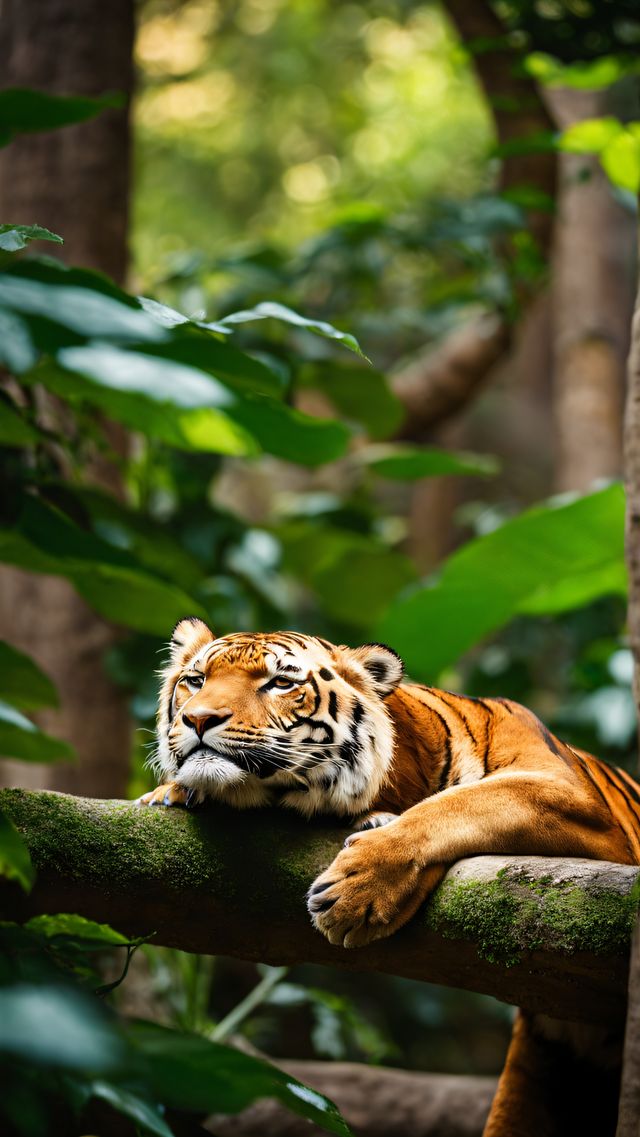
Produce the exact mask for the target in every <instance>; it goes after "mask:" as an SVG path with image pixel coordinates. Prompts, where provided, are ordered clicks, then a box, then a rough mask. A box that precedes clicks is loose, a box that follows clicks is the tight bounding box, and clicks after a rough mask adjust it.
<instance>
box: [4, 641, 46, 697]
mask: <svg viewBox="0 0 640 1137" xmlns="http://www.w3.org/2000/svg"><path fill="white" fill-rule="evenodd" d="M0 698H2V699H9V700H10V701H11V702H12V703H15V704H16V706H18V707H22V708H23V709H24V710H33V709H35V708H37V707H57V706H58V704H59V700H58V693H57V691H56V689H55V687H54V685H53V683H52V682H51V680H50V679H49V676H48V675H45V673H44V671H41V670H40V668H39V667H37V665H36V664H35V663H34V662H33V660H32V659H30V658H29V656H28V655H24V654H23V653H22V652H21V651H18V650H17V648H15V647H12V646H11V644H8V643H5V642H4V641H3V640H0Z"/></svg>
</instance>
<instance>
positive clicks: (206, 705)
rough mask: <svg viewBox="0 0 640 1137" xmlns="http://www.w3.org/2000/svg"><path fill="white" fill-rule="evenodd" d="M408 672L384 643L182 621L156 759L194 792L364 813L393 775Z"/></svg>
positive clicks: (309, 810) (242, 802) (238, 802)
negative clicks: (399, 691)
mask: <svg viewBox="0 0 640 1137" xmlns="http://www.w3.org/2000/svg"><path fill="white" fill-rule="evenodd" d="M402 674H403V666H402V661H401V660H400V659H399V658H398V656H397V655H396V654H395V652H393V651H392V650H391V648H388V647H384V646H383V645H382V644H365V645H364V647H358V648H349V647H337V646H336V645H334V644H331V643H329V642H328V641H327V640H323V639H319V638H316V637H315V636H306V635H301V634H298V633H297V632H273V633H262V632H255V633H254V632H249V633H239V634H237V635H229V636H221V637H220V638H216V637H215V636H214V634H213V633H212V632H211V631H210V629H209V628H208V627H207V625H206V624H204V623H203V622H202V620H198V619H195V618H191V619H186V620H181V621H180V623H179V624H178V625H177V626H176V628H175V630H174V633H173V637H172V640H171V647H170V659H169V662H168V664H167V667H166V668H165V669H164V671H163V673H162V678H163V682H162V689H161V693H160V704H159V710H158V747H157V753H156V757H155V759H154V761H153V764H154V766H155V767H156V769H157V772H158V773H159V774H160V775H161V777H162V779H163V780H165V781H170V780H172V781H175V782H178V783H179V784H181V785H183V786H185V787H187V788H188V789H190V790H192V791H193V793H194V798H195V800H200V801H201V800H203V799H204V798H206V797H211V798H214V799H216V800H218V801H225V802H227V803H228V804H230V805H234V806H237V807H241V808H242V807H248V806H257V805H266V804H269V803H278V804H282V805H286V806H290V807H292V808H294V809H297V810H298V811H299V812H302V813H304V814H305V815H307V816H309V815H311V814H313V813H316V812H323V813H333V814H338V815H355V814H358V813H360V812H363V811H364V810H366V809H367V808H368V807H369V806H370V804H371V802H372V801H373V800H374V799H375V798H376V796H377V794H378V791H379V790H380V788H381V786H382V785H383V783H384V782H385V780H386V777H387V773H388V770H389V767H390V764H391V758H392V753H393V727H392V724H391V719H390V717H389V715H388V713H387V710H386V709H385V705H384V699H385V698H386V696H387V695H389V694H390V693H391V692H392V691H393V690H394V689H395V688H396V687H397V685H398V684H399V683H400V681H401V679H402Z"/></svg>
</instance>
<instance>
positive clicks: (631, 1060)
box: [616, 919, 640, 1137]
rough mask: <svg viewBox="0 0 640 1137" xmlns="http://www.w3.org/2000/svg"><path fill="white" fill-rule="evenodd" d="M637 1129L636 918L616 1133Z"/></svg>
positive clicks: (631, 1135)
mask: <svg viewBox="0 0 640 1137" xmlns="http://www.w3.org/2000/svg"><path fill="white" fill-rule="evenodd" d="M639 1132H640V919H639V920H638V921H637V923H636V928H635V931H634V934H633V941H632V945H631V962H630V966H629V1008H628V1011H627V1026H626V1030H625V1038H624V1063H623V1068H622V1084H621V1087H620V1109H619V1114H618V1128H617V1130H616V1137H638V1133H639Z"/></svg>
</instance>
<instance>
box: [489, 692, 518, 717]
mask: <svg viewBox="0 0 640 1137" xmlns="http://www.w3.org/2000/svg"><path fill="white" fill-rule="evenodd" d="M493 701H494V703H500V706H501V707H504V709H505V711H506V712H507V714H508V715H512V714H513V713H514V712H513V709H512V708H511V707H510V706H509V703H508V702H507V700H506V699H501V698H500V697H499V696H498V695H496V696H495V698H494V700H493Z"/></svg>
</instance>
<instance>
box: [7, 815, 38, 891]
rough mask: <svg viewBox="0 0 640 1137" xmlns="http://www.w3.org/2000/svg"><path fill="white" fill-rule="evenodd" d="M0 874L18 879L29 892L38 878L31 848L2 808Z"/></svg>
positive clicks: (10, 878) (11, 878)
mask: <svg viewBox="0 0 640 1137" xmlns="http://www.w3.org/2000/svg"><path fill="white" fill-rule="evenodd" d="M0 876H6V877H8V878H9V880H17V882H18V884H19V885H20V886H21V887H22V888H23V889H24V891H25V892H29V891H30V890H31V888H32V887H33V882H34V881H35V879H36V872H35V869H34V867H33V864H32V863H31V857H30V855H29V850H28V848H27V846H26V844H25V842H24V839H23V837H22V836H21V835H20V833H18V830H17V829H16V827H15V825H14V824H13V822H12V821H10V820H9V818H8V817H6V816H5V814H4V813H3V812H2V810H0Z"/></svg>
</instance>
